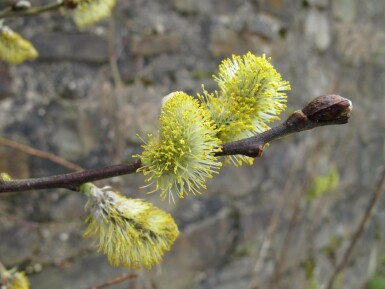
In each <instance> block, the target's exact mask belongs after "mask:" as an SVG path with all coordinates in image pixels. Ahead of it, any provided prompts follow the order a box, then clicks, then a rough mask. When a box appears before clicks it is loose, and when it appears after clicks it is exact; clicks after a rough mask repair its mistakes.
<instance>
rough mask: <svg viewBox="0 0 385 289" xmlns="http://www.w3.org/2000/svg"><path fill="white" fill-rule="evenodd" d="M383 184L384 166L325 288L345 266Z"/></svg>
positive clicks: (327, 287)
mask: <svg viewBox="0 0 385 289" xmlns="http://www.w3.org/2000/svg"><path fill="white" fill-rule="evenodd" d="M384 184H385V166H384V167H383V168H382V171H381V176H380V179H379V180H378V182H377V184H376V187H375V190H374V193H373V196H372V198H371V199H370V201H369V203H368V206H367V207H366V210H365V212H364V215H363V216H362V219H361V222H360V223H359V225H358V227H357V230H356V231H355V232H354V234H353V237H352V239H351V242H350V245H349V247H348V248H347V249H346V251H345V253H344V255H343V257H342V259H341V261H340V263H339V264H338V265H337V267H336V269H335V270H334V272H333V274H332V276H331V277H330V279H329V282H328V284H327V286H326V289H332V288H333V285H334V282H335V280H336V278H337V276H338V275H339V274H340V273H341V272H342V270H343V269H344V268H345V267H346V265H347V263H348V262H349V259H350V257H351V255H352V253H353V250H354V248H355V247H356V245H357V242H358V240H359V238H360V237H361V235H362V233H363V232H364V230H365V228H366V226H367V224H368V223H369V220H370V217H371V216H372V212H373V210H374V208H375V205H376V204H377V201H378V200H379V198H380V196H381V193H382V191H383V190H384Z"/></svg>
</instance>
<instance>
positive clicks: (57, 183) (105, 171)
mask: <svg viewBox="0 0 385 289" xmlns="http://www.w3.org/2000/svg"><path fill="white" fill-rule="evenodd" d="M351 109H352V103H351V102H350V100H348V99H346V98H343V97H341V96H338V95H326V96H319V97H317V98H315V99H314V100H313V101H312V102H310V103H309V104H308V105H307V106H305V107H304V108H303V109H302V110H297V111H295V112H294V113H293V114H292V115H291V116H290V117H289V118H288V119H287V120H286V121H285V122H283V123H282V124H280V125H278V126H276V127H274V128H272V129H269V130H267V131H265V132H263V133H261V134H258V135H256V136H254V137H250V138H247V139H243V140H239V141H235V142H230V143H225V144H223V146H222V151H221V152H218V153H217V154H216V155H217V156H227V155H237V154H239V155H245V156H249V157H253V158H256V157H261V156H262V153H263V148H264V146H265V145H266V144H267V143H269V142H271V141H273V140H276V139H279V138H281V137H283V136H286V135H289V134H292V133H297V132H301V131H305V130H310V129H313V128H316V127H320V126H325V125H337V124H345V123H347V122H348V120H349V118H350V112H351ZM141 167H142V162H141V161H140V159H138V160H136V161H134V162H133V163H131V164H119V165H112V166H106V167H102V168H96V169H91V170H84V171H81V172H75V173H69V174H63V175H56V176H50V177H43V178H34V179H24V180H12V181H6V182H1V180H0V193H7V192H20V191H30V190H41V189H53V188H65V189H70V190H75V191H77V190H78V189H79V186H80V185H81V184H83V183H86V182H93V181H97V180H102V179H107V178H111V177H116V176H121V175H127V174H132V173H135V172H137V170H138V169H139V168H141Z"/></svg>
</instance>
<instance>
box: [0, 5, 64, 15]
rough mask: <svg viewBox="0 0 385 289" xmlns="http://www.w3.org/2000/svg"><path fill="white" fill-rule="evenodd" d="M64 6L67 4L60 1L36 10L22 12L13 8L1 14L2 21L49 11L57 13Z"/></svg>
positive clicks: (30, 9)
mask: <svg viewBox="0 0 385 289" xmlns="http://www.w3.org/2000/svg"><path fill="white" fill-rule="evenodd" d="M64 4H65V2H64V1H59V2H55V3H50V4H47V5H44V6H40V7H35V8H33V7H32V8H29V9H27V10H21V11H14V10H12V9H11V8H6V9H4V10H3V11H1V12H0V19H1V18H10V17H21V16H32V15H38V14H42V13H44V12H48V11H57V10H59V8H60V7H62V6H64Z"/></svg>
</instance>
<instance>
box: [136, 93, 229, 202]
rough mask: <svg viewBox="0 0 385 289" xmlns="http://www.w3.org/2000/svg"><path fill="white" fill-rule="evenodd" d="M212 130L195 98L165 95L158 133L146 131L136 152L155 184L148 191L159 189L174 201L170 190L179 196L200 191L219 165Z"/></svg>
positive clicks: (214, 134) (214, 133) (211, 123)
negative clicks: (144, 141)
mask: <svg viewBox="0 0 385 289" xmlns="http://www.w3.org/2000/svg"><path fill="white" fill-rule="evenodd" d="M216 134H217V129H216V127H215V124H214V122H213V121H212V120H211V118H210V112H209V111H208V110H207V109H206V108H205V107H202V106H201V104H200V103H199V102H198V101H197V100H195V99H194V98H193V97H191V96H189V95H187V94H186V93H184V92H180V91H179V92H174V93H172V94H170V95H168V96H166V97H165V98H164V100H163V105H162V112H161V116H160V130H159V132H158V135H157V136H153V135H149V136H148V137H149V140H148V142H147V143H146V144H145V145H143V148H144V151H143V153H142V155H139V156H137V157H140V159H141V160H142V163H143V167H142V168H141V169H140V170H141V171H143V173H144V174H145V175H148V178H147V179H146V181H147V182H149V183H150V184H155V189H154V190H153V191H151V192H155V191H160V192H161V198H162V199H164V198H166V196H168V199H169V202H171V201H173V202H175V199H174V192H175V193H176V194H177V196H178V197H179V198H183V197H185V196H186V195H188V194H189V193H192V194H193V195H196V194H200V193H201V191H202V190H203V189H205V188H206V186H205V182H206V179H207V178H211V177H212V175H213V174H214V173H217V171H218V170H219V168H220V166H221V163H220V162H219V161H218V160H217V158H216V157H215V153H216V152H218V151H219V150H220V147H221V141H220V140H219V139H218V138H217V137H216Z"/></svg>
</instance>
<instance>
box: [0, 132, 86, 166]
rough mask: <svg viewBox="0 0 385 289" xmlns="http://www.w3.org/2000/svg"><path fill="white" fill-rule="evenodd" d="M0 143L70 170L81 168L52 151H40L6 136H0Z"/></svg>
mask: <svg viewBox="0 0 385 289" xmlns="http://www.w3.org/2000/svg"><path fill="white" fill-rule="evenodd" d="M0 145H4V146H7V147H10V148H13V149H16V150H19V151H22V152H24V153H26V154H29V155H31V156H36V157H39V158H44V159H48V160H50V161H52V162H54V163H56V164H58V165H61V166H63V167H65V168H67V169H69V170H72V171H81V170H83V169H82V168H81V167H80V166H78V165H77V164H74V163H71V162H69V161H67V160H65V159H63V158H61V157H58V156H57V155H54V154H52V153H49V152H45V151H42V150H38V149H35V148H32V147H30V146H27V145H23V144H20V143H18V142H15V141H12V140H9V139H6V138H3V137H0Z"/></svg>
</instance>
